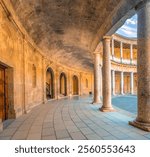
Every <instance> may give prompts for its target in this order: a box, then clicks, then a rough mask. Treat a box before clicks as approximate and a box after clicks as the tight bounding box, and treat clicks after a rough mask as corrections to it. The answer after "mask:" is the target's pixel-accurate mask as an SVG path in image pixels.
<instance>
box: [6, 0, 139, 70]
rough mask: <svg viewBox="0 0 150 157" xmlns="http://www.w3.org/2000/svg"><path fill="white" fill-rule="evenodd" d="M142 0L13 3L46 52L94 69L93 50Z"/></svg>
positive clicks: (70, 64) (73, 0)
mask: <svg viewBox="0 0 150 157" xmlns="http://www.w3.org/2000/svg"><path fill="white" fill-rule="evenodd" d="M7 1H9V0H7ZM140 1H142V0H132V1H131V0H126V1H125V0H103V1H100V0H84V1H81V0H65V1H63V0H51V1H50V0H32V1H31V0H22V1H16V0H12V1H11V3H12V5H13V6H14V9H15V11H16V13H17V15H18V16H19V18H20V21H21V22H22V24H23V26H24V27H25V29H26V30H27V32H28V33H29V35H30V36H31V37H32V39H33V40H34V42H35V43H36V44H37V45H38V46H39V47H40V48H41V49H42V51H43V52H45V53H46V55H48V56H49V57H51V58H53V59H57V61H58V62H60V63H63V64H65V65H69V66H76V67H78V68H81V67H82V68H88V69H92V68H93V61H92V58H91V53H92V52H94V51H95V48H96V46H97V44H98V43H99V41H100V40H101V39H102V37H103V35H105V34H106V33H107V32H108V31H110V29H111V28H112V27H113V26H115V24H116V23H118V21H119V20H120V19H121V18H123V17H124V16H125V15H127V13H128V12H129V11H130V10H132V9H133V8H134V7H135V5H136V4H138V3H139V2H140ZM132 14H133V13H132ZM128 16H130V14H129V15H127V16H126V17H125V18H124V19H123V20H122V21H121V22H120V25H121V24H123V21H125V19H126V18H127V17H128ZM104 19H105V20H104ZM120 25H118V26H115V29H114V31H113V32H112V33H114V32H115V30H117V28H119V26H120ZM72 63H75V64H74V65H73V64H72Z"/></svg>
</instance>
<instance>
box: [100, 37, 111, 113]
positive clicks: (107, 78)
mask: <svg viewBox="0 0 150 157" xmlns="http://www.w3.org/2000/svg"><path fill="white" fill-rule="evenodd" d="M110 39H111V38H110V37H108V36H105V37H104V38H103V105H102V107H101V109H100V111H102V112H111V111H114V109H113V107H112V104H111V60H110Z"/></svg>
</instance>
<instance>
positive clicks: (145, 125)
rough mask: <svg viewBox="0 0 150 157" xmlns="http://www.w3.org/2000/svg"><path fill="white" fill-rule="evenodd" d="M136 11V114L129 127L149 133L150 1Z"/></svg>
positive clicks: (142, 4) (147, 0)
mask: <svg viewBox="0 0 150 157" xmlns="http://www.w3.org/2000/svg"><path fill="white" fill-rule="evenodd" d="M137 11H138V13H137V14H138V51H137V53H138V55H137V73H138V113H137V118H136V120H135V121H133V122H130V124H131V125H133V126H135V127H138V128H141V129H143V130H145V131H150V0H144V1H142V2H141V3H140V4H139V5H138V6H137Z"/></svg>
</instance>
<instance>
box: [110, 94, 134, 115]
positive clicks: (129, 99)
mask: <svg viewBox="0 0 150 157" xmlns="http://www.w3.org/2000/svg"><path fill="white" fill-rule="evenodd" d="M112 104H113V105H114V106H116V107H118V108H121V109H123V110H125V111H128V112H130V113H132V114H135V115H136V114H137V96H132V95H128V96H116V97H113V98H112Z"/></svg>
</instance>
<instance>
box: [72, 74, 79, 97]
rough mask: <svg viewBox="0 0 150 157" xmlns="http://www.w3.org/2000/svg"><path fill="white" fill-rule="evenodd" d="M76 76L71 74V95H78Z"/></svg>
mask: <svg viewBox="0 0 150 157" xmlns="http://www.w3.org/2000/svg"><path fill="white" fill-rule="evenodd" d="M78 90H79V88H78V77H77V76H75V75H74V76H73V95H78Z"/></svg>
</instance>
